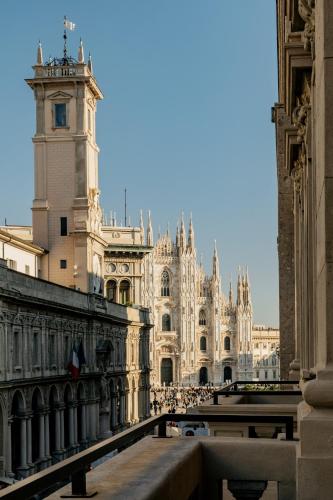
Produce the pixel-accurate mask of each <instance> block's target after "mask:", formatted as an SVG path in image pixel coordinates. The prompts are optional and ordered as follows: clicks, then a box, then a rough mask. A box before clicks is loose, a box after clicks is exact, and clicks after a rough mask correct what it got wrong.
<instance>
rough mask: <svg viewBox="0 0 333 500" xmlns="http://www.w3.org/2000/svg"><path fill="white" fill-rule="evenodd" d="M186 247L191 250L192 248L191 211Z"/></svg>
mask: <svg viewBox="0 0 333 500" xmlns="http://www.w3.org/2000/svg"><path fill="white" fill-rule="evenodd" d="M188 248H189V249H190V250H191V251H192V252H193V250H194V229H193V221H192V213H191V215H190V224H189V229H188Z"/></svg>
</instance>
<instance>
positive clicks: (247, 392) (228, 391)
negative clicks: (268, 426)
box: [213, 380, 302, 405]
mask: <svg viewBox="0 0 333 500" xmlns="http://www.w3.org/2000/svg"><path fill="white" fill-rule="evenodd" d="M298 384H299V381H295V380H260V381H256V382H253V381H249V380H237V382H232V383H231V384H229V385H227V386H225V387H224V388H223V389H220V390H218V391H214V392H213V404H214V405H218V404H219V396H226V397H227V396H251V395H258V394H260V395H261V396H265V395H266V396H301V395H302V391H301V390H300V389H292V390H276V389H267V390H266V389H265V390H255V389H254V390H253V389H245V388H240V386H249V385H251V386H253V385H257V386H268V387H270V386H275V385H280V386H281V385H291V386H298Z"/></svg>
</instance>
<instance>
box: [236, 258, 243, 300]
mask: <svg viewBox="0 0 333 500" xmlns="http://www.w3.org/2000/svg"><path fill="white" fill-rule="evenodd" d="M242 304H243V280H242V275H241V268H240V266H238V279H237V305H238V306H240V305H242Z"/></svg>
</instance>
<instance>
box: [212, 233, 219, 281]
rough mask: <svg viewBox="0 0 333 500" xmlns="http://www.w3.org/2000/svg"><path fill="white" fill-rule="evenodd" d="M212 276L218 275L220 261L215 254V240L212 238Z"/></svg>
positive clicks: (217, 276) (216, 277)
mask: <svg viewBox="0 0 333 500" xmlns="http://www.w3.org/2000/svg"><path fill="white" fill-rule="evenodd" d="M213 277H214V278H215V279H218V278H219V277H220V263H219V257H218V255H217V247H216V240H214V254H213Z"/></svg>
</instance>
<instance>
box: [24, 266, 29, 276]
mask: <svg viewBox="0 0 333 500" xmlns="http://www.w3.org/2000/svg"><path fill="white" fill-rule="evenodd" d="M25 274H30V266H28V265H26V266H25Z"/></svg>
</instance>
